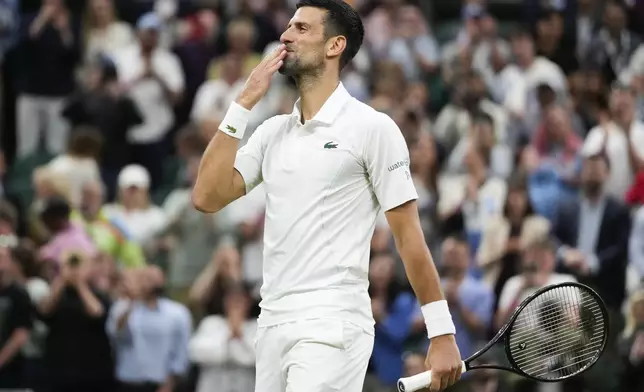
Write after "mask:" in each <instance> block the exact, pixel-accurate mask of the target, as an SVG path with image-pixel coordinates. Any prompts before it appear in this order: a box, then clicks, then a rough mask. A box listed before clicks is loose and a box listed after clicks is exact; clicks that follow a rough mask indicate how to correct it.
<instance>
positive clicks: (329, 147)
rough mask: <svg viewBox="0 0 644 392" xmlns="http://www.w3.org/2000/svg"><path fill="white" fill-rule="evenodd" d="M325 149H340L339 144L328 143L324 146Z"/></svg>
mask: <svg viewBox="0 0 644 392" xmlns="http://www.w3.org/2000/svg"><path fill="white" fill-rule="evenodd" d="M324 148H326V149H331V148H338V143H333V142H328V143H326V144H325V145H324Z"/></svg>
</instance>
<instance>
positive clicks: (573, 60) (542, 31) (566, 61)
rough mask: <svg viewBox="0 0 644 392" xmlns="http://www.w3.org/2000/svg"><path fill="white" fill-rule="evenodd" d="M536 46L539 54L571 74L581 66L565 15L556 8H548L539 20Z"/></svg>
mask: <svg viewBox="0 0 644 392" xmlns="http://www.w3.org/2000/svg"><path fill="white" fill-rule="evenodd" d="M536 30H537V31H536V32H537V36H536V40H535V47H536V49H537V54H538V55H539V56H543V57H545V58H547V59H548V60H550V61H552V62H553V63H555V64H557V65H558V66H559V67H560V68H561V70H562V71H563V72H564V74H566V75H569V74H571V73H573V72H574V71H576V70H577V69H578V68H579V61H578V59H577V56H576V53H575V50H574V38H573V37H570V36H569V35H568V34H566V32H565V30H564V16H563V15H562V14H561V13H560V12H558V11H555V10H546V11H545V12H543V14H542V15H541V16H540V17H539V19H538V20H537V28H536Z"/></svg>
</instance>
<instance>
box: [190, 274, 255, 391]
mask: <svg viewBox="0 0 644 392" xmlns="http://www.w3.org/2000/svg"><path fill="white" fill-rule="evenodd" d="M250 305H251V302H250V299H249V297H248V293H247V292H246V290H245V288H244V287H243V286H233V287H231V288H230V290H228V292H227V293H226V294H225V296H224V309H225V310H224V312H225V315H224V316H208V317H206V318H204V319H203V320H202V321H201V323H200V324H199V328H198V329H197V331H196V333H195V334H194V335H193V337H192V338H191V340H190V345H189V350H190V358H191V360H192V361H193V362H194V363H196V364H197V365H199V366H200V375H199V381H198V383H197V389H196V392H208V391H212V390H213V389H216V390H217V391H221V392H253V391H254V388H255V370H254V366H255V344H254V340H255V335H256V334H257V321H256V320H249V318H248V316H249V311H250Z"/></svg>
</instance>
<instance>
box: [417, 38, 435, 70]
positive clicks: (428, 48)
mask: <svg viewBox="0 0 644 392" xmlns="http://www.w3.org/2000/svg"><path fill="white" fill-rule="evenodd" d="M413 49H414V50H413V53H414V57H415V58H416V62H417V63H418V65H419V66H420V68H421V69H422V70H423V71H424V72H425V73H428V74H431V73H434V72H436V71H437V70H438V67H439V65H440V49H439V46H438V42H436V39H435V38H434V37H432V36H431V35H429V34H426V35H423V36H420V37H418V39H417V40H416V41H415V42H414V48H413Z"/></svg>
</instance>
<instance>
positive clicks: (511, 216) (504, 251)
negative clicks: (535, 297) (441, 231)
mask: <svg viewBox="0 0 644 392" xmlns="http://www.w3.org/2000/svg"><path fill="white" fill-rule="evenodd" d="M508 188H509V189H508V197H507V199H506V201H505V206H504V208H503V215H502V216H498V217H495V218H493V219H491V220H490V221H489V222H486V224H485V228H484V231H483V237H482V239H481V247H480V248H479V250H478V252H477V255H476V260H477V264H478V266H479V267H480V268H482V269H483V279H484V280H485V281H486V282H487V283H488V284H489V285H490V286H491V287H493V288H494V294H495V298H496V299H497V300H498V299H499V298H500V296H501V290H502V289H503V287H504V286H505V284H506V282H507V281H508V279H510V278H511V277H512V276H515V275H517V274H518V273H519V272H521V252H522V250H523V249H524V247H525V246H526V245H529V244H530V243H532V242H534V241H535V240H537V241H539V240H543V239H545V238H547V236H548V233H549V231H550V223H549V222H548V221H547V220H546V219H545V218H543V217H542V216H539V215H537V213H536V212H535V210H534V208H533V206H532V202H531V201H530V198H529V196H528V191H527V189H526V184H525V182H524V181H523V179H522V178H520V177H515V178H512V179H511V180H510V183H509V185H508ZM495 308H496V306H495Z"/></svg>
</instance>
